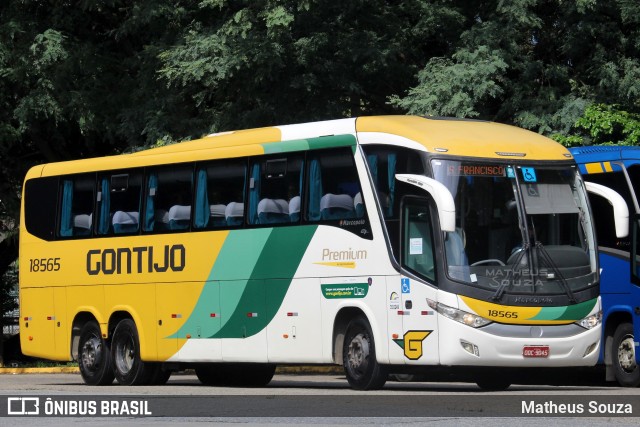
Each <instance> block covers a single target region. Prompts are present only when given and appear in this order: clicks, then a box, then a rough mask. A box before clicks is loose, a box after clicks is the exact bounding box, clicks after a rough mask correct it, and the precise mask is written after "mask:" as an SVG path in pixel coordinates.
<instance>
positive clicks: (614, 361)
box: [570, 146, 640, 387]
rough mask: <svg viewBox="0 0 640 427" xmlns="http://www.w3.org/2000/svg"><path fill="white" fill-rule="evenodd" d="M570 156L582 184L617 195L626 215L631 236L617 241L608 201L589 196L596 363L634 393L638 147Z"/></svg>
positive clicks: (639, 274)
mask: <svg viewBox="0 0 640 427" xmlns="http://www.w3.org/2000/svg"><path fill="white" fill-rule="evenodd" d="M570 151H571V154H573V156H574V157H575V159H576V162H577V163H578V164H579V167H580V172H581V173H582V175H583V178H584V179H585V181H587V182H591V183H596V184H601V185H604V186H606V187H609V188H611V189H613V190H615V191H616V192H618V193H619V194H620V195H621V196H622V197H623V198H624V199H625V201H626V203H627V206H628V207H629V211H630V213H631V215H630V218H631V228H630V233H629V235H628V236H627V237H624V238H619V237H617V235H616V231H615V225H614V221H613V218H612V215H613V211H612V208H611V206H610V204H609V203H608V201H607V200H605V199H604V198H601V197H598V196H595V195H594V194H593V193H590V195H589V197H590V201H591V206H592V209H593V215H594V221H595V225H596V235H597V239H598V247H599V253H600V268H601V281H600V292H601V296H602V310H603V326H604V327H603V329H602V330H603V345H602V346H601V347H600V349H601V350H600V360H599V363H601V364H604V365H605V366H606V377H607V380H608V381H614V380H615V381H617V382H618V383H619V384H620V385H622V386H627V387H636V386H638V385H640V367H639V366H640V351H639V349H638V346H639V343H638V341H639V340H640V266H639V265H638V262H639V258H638V255H639V254H640V248H638V238H639V237H640V224H639V221H640V206H639V204H638V199H640V147H619V146H599V147H598V146H594V147H579V148H573V149H571V150H570ZM631 254H635V256H634V257H631Z"/></svg>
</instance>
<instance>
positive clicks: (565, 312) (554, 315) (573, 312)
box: [531, 298, 598, 320]
mask: <svg viewBox="0 0 640 427" xmlns="http://www.w3.org/2000/svg"><path fill="white" fill-rule="evenodd" d="M597 301H598V300H597V298H596V299H592V300H589V301H585V302H581V303H580V304H575V305H569V306H565V307H542V309H541V310H540V312H539V313H538V314H537V315H536V316H535V317H533V318H531V320H580V319H583V318H585V317H586V316H587V315H588V314H589V313H590V312H591V310H593V307H594V306H595V305H596V303H597Z"/></svg>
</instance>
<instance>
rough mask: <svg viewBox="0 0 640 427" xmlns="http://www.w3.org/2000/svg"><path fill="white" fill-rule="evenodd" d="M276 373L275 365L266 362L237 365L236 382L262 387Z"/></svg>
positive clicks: (241, 384)
mask: <svg viewBox="0 0 640 427" xmlns="http://www.w3.org/2000/svg"><path fill="white" fill-rule="evenodd" d="M275 373H276V365H269V364H266V363H264V364H263V363H258V364H247V365H241V366H239V367H238V377H237V383H236V384H234V385H239V386H243V387H264V386H266V385H267V384H269V383H270V382H271V379H272V378H273V375H274V374H275Z"/></svg>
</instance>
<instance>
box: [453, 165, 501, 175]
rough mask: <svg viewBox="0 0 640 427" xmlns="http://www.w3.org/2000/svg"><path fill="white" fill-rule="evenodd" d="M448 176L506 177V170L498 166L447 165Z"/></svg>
mask: <svg viewBox="0 0 640 427" xmlns="http://www.w3.org/2000/svg"><path fill="white" fill-rule="evenodd" d="M447 175H448V176H506V168H505V167H504V166H498V165H448V166H447Z"/></svg>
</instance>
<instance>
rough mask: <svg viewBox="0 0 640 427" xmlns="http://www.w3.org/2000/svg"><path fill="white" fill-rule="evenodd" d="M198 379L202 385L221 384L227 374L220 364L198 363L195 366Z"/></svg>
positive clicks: (225, 379) (226, 377)
mask: <svg viewBox="0 0 640 427" xmlns="http://www.w3.org/2000/svg"><path fill="white" fill-rule="evenodd" d="M195 371H196V376H197V377H198V380H200V382H201V383H202V384H204V385H223V384H224V383H225V382H226V381H227V379H228V375H225V373H226V372H227V371H226V370H225V369H224V365H222V364H214V363H207V364H202V365H198V366H196V368H195Z"/></svg>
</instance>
